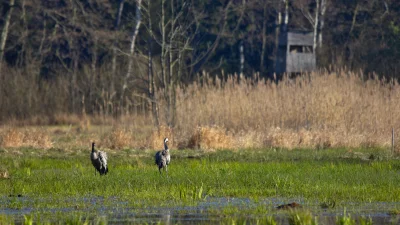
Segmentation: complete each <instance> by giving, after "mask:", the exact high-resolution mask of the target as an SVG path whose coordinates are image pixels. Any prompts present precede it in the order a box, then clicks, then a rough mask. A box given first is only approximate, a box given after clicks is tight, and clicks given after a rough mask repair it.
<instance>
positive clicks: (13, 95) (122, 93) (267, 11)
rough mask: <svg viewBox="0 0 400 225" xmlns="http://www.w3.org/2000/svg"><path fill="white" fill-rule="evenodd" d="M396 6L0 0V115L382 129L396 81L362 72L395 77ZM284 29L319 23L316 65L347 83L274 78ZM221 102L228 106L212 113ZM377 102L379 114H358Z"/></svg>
mask: <svg viewBox="0 0 400 225" xmlns="http://www.w3.org/2000/svg"><path fill="white" fill-rule="evenodd" d="M399 11H400V3H399V2H398V1H396V0H385V1H368V2H360V1H333V0H302V1H289V0H280V1H271V0H263V1H253V0H248V1H237V0H218V1H215V0H212V1H209V0H201V1H197V0H196V1H182V0H157V1H148V0H136V1H133V0H132V1H128V0H119V1H108V0H101V1H86V0H56V1H51V2H49V1H42V0H32V1H28V0H4V1H2V2H1V4H0V14H1V16H0V27H1V41H0V121H1V123H9V121H10V120H13V119H15V120H18V121H19V122H21V121H24V123H26V124H27V123H30V124H71V123H73V122H71V121H70V120H64V119H65V118H66V117H69V118H70V119H71V118H74V117H76V116H78V117H79V119H80V120H82V118H84V117H85V116H87V115H89V116H90V117H92V116H93V117H102V118H103V119H104V118H105V117H113V118H121V117H123V116H124V115H125V116H126V115H132V117H133V118H132V119H134V118H137V117H140V118H143V116H144V117H145V120H149V121H151V122H149V124H152V125H156V126H159V125H165V126H169V127H172V128H175V127H178V128H179V129H181V128H183V127H189V125H191V126H192V125H193V126H192V127H191V128H190V129H196V126H195V125H204V123H208V124H207V125H217V126H223V127H224V128H226V129H228V130H229V131H230V130H233V131H234V132H239V130H250V129H249V128H250V127H251V128H256V130H260V129H263V128H270V127H271V126H273V127H275V128H276V127H280V129H283V128H286V127H289V128H291V129H292V128H295V129H300V128H302V127H306V128H307V129H309V128H318V129H321V127H325V128H326V129H328V128H329V129H331V128H334V127H340V129H342V130H345V131H347V132H349V133H354V130H358V131H357V132H356V133H358V132H364V131H360V130H359V129H360V128H365V129H367V130H368V129H372V130H373V132H374V133H370V136H372V135H373V134H375V133H379V134H382V133H384V132H381V131H382V130H381V129H389V128H388V125H394V124H393V122H394V121H396V119H395V118H393V117H391V116H389V115H393V113H392V112H394V110H395V109H393V108H389V107H386V106H387V104H388V105H391V106H395V105H396V103H395V102H393V101H396V100H389V99H393V98H391V97H390V96H391V95H392V94H393V93H391V91H390V90H392V89H390V88H391V87H388V86H387V85H388V83H386V84H384V85H378V83H379V82H377V81H376V80H375V81H371V82H372V83H371V84H367V83H366V84H361V83H360V82H361V81H358V80H357V79H358V77H360V79H364V78H368V75H367V74H370V73H372V72H374V71H375V72H377V74H379V75H380V77H382V76H385V77H386V78H387V80H391V78H394V79H397V78H398V74H399V64H398V58H399V49H400V45H399V44H400V42H399V40H400V38H399V37H400V36H399V35H400V34H399V24H398V21H400V20H399V18H398V17H399V15H400V13H399ZM286 28H288V29H297V30H311V31H314V33H315V36H316V39H315V40H316V41H315V47H316V52H317V54H318V64H319V67H321V68H331V69H329V70H328V71H324V72H321V73H322V74H328V73H333V74H336V75H339V76H340V78H341V79H343V81H338V80H335V79H334V78H328V76H324V78H323V79H320V78H318V79H317V78H316V76H315V75H314V76H313V78H312V85H310V86H308V88H305V89H303V87H304V85H308V82H306V80H302V81H301V82H303V83H304V82H306V83H305V84H304V85H303V84H301V83H299V82H297V81H293V84H288V83H287V82H289V80H285V81H284V82H282V84H281V83H278V84H273V83H272V82H269V81H267V80H274V75H273V72H274V65H275V62H274V60H275V53H276V43H277V42H276V41H277V37H278V35H279V33H280V31H281V30H282V29H286ZM240 48H243V53H242V54H241V53H240V50H239V49H240ZM242 57H243V58H244V61H243V63H241V60H240V59H241V58H242ZM337 68H347V69H346V71H345V72H337V71H336V70H337ZM347 71H358V72H357V74H358V75H353V74H352V73H349V72H347ZM235 73H237V74H241V76H242V77H243V78H255V80H253V81H249V80H248V81H246V82H244V83H245V84H242V83H240V84H239V83H238V84H234V83H235V82H234V79H233V78H228V74H235ZM349 75H350V78H349ZM216 77H218V79H216V80H214V78H216ZM209 79H213V82H214V81H216V82H218V84H216V86H212V85H211V86H210V84H211V83H210V82H211V81H209ZM263 79H266V80H263ZM279 79H280V77H278V78H277V79H275V80H279ZM354 79H356V80H354ZM227 80H228V81H227ZM205 81H206V83H207V82H208V85H206V88H205V89H204V90H202V89H201V88H200V87H203V84H204V82H205ZM225 82H227V83H226V85H225ZM330 82H333V83H332V84H331V83H330ZM213 84H215V83H213ZM291 85H292V86H291ZM385 85H386V86H385ZM222 87H224V88H222ZM264 87H265V88H264ZM292 87H293V88H292ZM311 87H312V88H311ZM385 87H387V88H385ZM353 88H356V89H355V90H354V89H353ZM369 88H370V89H369ZM264 89H265V90H264ZM205 90H209V91H210V92H206V91H205ZM314 90H315V91H314ZM299 91H300V92H299ZM353 91H354V93H350V92H353ZM381 91H382V92H381ZM243 93H244V94H245V95H243ZM370 93H372V94H370ZM366 94H368V95H366ZM200 96H202V98H200ZM271 96H274V98H272V97H271ZM329 96H330V97H329ZM339 96H340V97H339ZM292 97H294V98H292ZM328 98H329V99H328ZM200 99H203V100H204V101H203V102H202V104H198V103H199V101H200ZM222 99H223V100H222ZM367 99H368V101H369V102H368V101H366V100H367ZM214 100H215V101H216V102H218V101H219V100H221V102H222V103H223V106H225V109H220V111H219V112H210V111H209V110H210V109H214V108H216V107H214V106H213V107H211V105H212V104H216V102H212V101H214ZM326 100H329V101H330V100H332V101H330V102H329V101H326ZM189 101H192V102H193V103H191V104H190V103H188V102H189ZM234 102H236V106H237V108H236V109H233V108H230V107H234V106H232V105H235V104H230V103H234ZM245 102H247V103H245ZM372 102H379V103H378V104H380V105H379V107H383V108H379V107H375V106H374V104H375V103H374V104H372ZM389 102H391V103H389ZM195 103H196V104H195ZM203 103H204V104H203ZM218 103H219V102H218ZM239 103H240V104H245V105H242V106H240V104H239ZM358 103H360V104H358ZM319 104H321V105H319ZM188 105H190V106H188ZM218 106H220V105H218ZM185 107H186V108H185ZM197 107H198V108H197ZM204 107H205V108H204ZM285 107H289V108H285ZM362 107H366V108H362ZM217 108H222V107H217ZM228 108H230V109H228ZM189 109H193V110H194V111H195V112H189ZM369 109H371V110H375V111H369V112H371V114H372V115H374V116H372V115H369V113H365V114H364V115H362V116H359V114H360V113H361V111H364V112H366V110H369ZM385 109H386V111H385ZM207 110H208V111H207ZM330 110H334V111H336V110H339V112H338V113H333V111H330ZM200 112H202V113H204V115H200ZM325 112H329V113H330V114H329V115H325V114H323V113H325ZM191 113H196V114H197V115H192V114H191ZM382 113H383V114H382ZM288 114H291V115H290V116H289V115H288ZM333 114H335V115H333ZM66 115H68V116H66ZM150 115H151V116H150ZM222 115H227V116H226V117H225V118H223V117H224V116H222ZM239 115H241V116H243V117H240V116H239ZM369 116H370V117H369ZM253 117H255V118H253ZM365 117H368V118H365ZM339 118H342V120H343V121H342V122H341V124H338V121H337V120H338V119H339ZM249 119H250V121H248V120H249ZM205 120H207V122H205ZM228 120H229V121H228ZM388 120H390V122H389V121H388ZM28 121H29V122H28ZM378 122H379V125H378V126H377V128H369V127H372V126H375V124H376V123H378ZM361 124H364V125H361ZM256 126H259V127H256ZM363 126H365V127H363ZM186 129H187V128H186ZM342 130H340V131H337V132H339V133H341V132H342ZM318 131H319V130H318ZM186 132H188V131H186Z"/></svg>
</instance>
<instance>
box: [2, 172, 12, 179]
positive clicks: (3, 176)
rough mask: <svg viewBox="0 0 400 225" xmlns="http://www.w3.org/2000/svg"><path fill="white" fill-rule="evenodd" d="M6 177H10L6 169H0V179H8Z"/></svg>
mask: <svg viewBox="0 0 400 225" xmlns="http://www.w3.org/2000/svg"><path fill="white" fill-rule="evenodd" d="M8 178H10V175H9V174H8V171H0V179H8Z"/></svg>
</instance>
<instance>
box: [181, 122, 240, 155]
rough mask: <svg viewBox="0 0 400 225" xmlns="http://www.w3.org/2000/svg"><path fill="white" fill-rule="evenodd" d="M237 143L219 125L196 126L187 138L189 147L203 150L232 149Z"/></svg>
mask: <svg viewBox="0 0 400 225" xmlns="http://www.w3.org/2000/svg"><path fill="white" fill-rule="evenodd" d="M236 146H237V145H236V143H235V140H234V138H233V137H232V136H231V135H228V134H227V131H226V130H225V129H224V128H221V127H216V126H214V127H198V128H197V129H196V130H195V131H194V133H193V135H192V136H191V137H190V139H189V143H188V147H189V148H200V149H204V150H216V149H233V148H235V147H236Z"/></svg>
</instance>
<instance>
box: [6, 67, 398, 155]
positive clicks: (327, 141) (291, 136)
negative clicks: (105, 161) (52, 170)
mask: <svg viewBox="0 0 400 225" xmlns="http://www.w3.org/2000/svg"><path fill="white" fill-rule="evenodd" d="M159 93H160V94H159V95H160V96H158V100H159V101H158V105H159V109H160V111H159V114H160V118H159V119H160V122H161V124H162V126H161V127H160V128H159V129H154V128H152V119H151V116H150V115H151V113H147V114H146V115H142V116H139V115H137V114H135V115H131V116H130V115H129V114H127V115H124V116H123V117H120V119H118V120H115V119H107V118H105V117H101V116H100V117H99V116H89V115H87V116H85V120H89V121H84V122H80V120H82V118H81V117H76V116H71V115H58V116H56V115H53V118H54V119H55V120H57V121H63V120H66V122H65V123H70V124H72V125H73V126H76V127H78V128H79V127H82V128H84V129H78V128H77V129H75V131H74V132H76V133H75V134H71V133H68V135H70V137H71V138H72V139H73V138H74V137H75V136H76V138H77V139H78V138H79V141H77V143H82V145H84V146H85V147H87V146H89V145H88V144H87V143H86V142H88V143H89V142H90V140H86V139H87V137H90V139H99V140H103V143H104V146H105V147H108V148H150V149H161V148H162V147H163V145H162V140H163V139H164V138H165V137H168V138H169V139H170V142H171V143H170V148H187V147H189V148H201V149H221V148H223V149H225V148H229V149H238V148H262V147H284V148H289V149H292V148H326V147H366V146H368V147H373V146H376V147H388V146H390V145H391V131H392V128H393V129H394V130H395V133H396V134H397V133H399V132H400V114H399V112H400V86H399V83H398V82H397V81H385V80H382V79H378V78H377V77H376V76H372V77H368V79H366V76H365V75H364V74H361V73H355V72H350V71H346V70H337V71H333V72H327V71H319V72H314V73H311V74H307V75H302V76H298V77H297V78H295V79H289V78H288V77H283V79H282V80H280V81H279V82H274V81H271V80H265V79H262V78H260V77H258V76H257V74H255V75H254V77H253V78H247V79H246V78H240V77H236V76H226V77H225V78H224V79H219V78H212V77H211V76H208V75H207V74H203V76H201V77H199V79H198V81H196V82H193V83H191V84H189V85H187V86H184V87H177V89H176V124H175V126H174V128H169V127H168V126H166V124H167V122H166V115H167V107H166V105H167V104H166V102H165V99H164V98H162V97H161V91H159ZM99 118H101V119H99ZM68 120H71V122H68ZM82 124H84V125H82ZM104 124H107V126H108V127H109V128H107V129H106V128H104V129H103V128H102V129H100V130H99V129H93V128H94V127H99V126H102V125H104ZM5 130H6V129H3V131H2V132H0V140H2V141H1V146H3V147H10V146H20V145H24V144H17V143H25V144H26V143H29V141H28V140H29V138H27V137H26V135H25V134H18V133H13V131H12V130H10V131H7V132H6V131H5ZM44 133H46V132H44ZM79 133H84V134H86V135H83V136H82V135H79ZM57 135H63V133H62V132H61V133H57V134H56V133H51V134H49V135H48V136H53V137H54V136H57ZM85 138H86V139H85ZM53 140H55V141H53V143H54V145H53V146H54V147H57V138H53ZM396 140H400V139H398V138H396ZM44 143H50V142H44ZM396 143H397V141H396ZM399 144H400V143H399ZM43 145H46V146H51V145H48V144H43ZM64 146H65V145H64Z"/></svg>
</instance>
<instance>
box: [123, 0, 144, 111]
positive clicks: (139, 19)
mask: <svg viewBox="0 0 400 225" xmlns="http://www.w3.org/2000/svg"><path fill="white" fill-rule="evenodd" d="M136 4H137V5H136V26H135V28H134V31H133V34H132V38H131V46H130V49H129V62H128V70H127V72H126V75H125V79H124V83H123V86H122V93H121V106H122V105H123V100H124V95H125V90H126V89H127V88H128V81H129V78H130V77H131V74H132V65H133V58H134V57H133V56H134V54H135V42H136V37H137V35H138V33H139V28H140V24H141V22H142V15H141V12H140V7H141V5H142V0H137V1H136Z"/></svg>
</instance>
